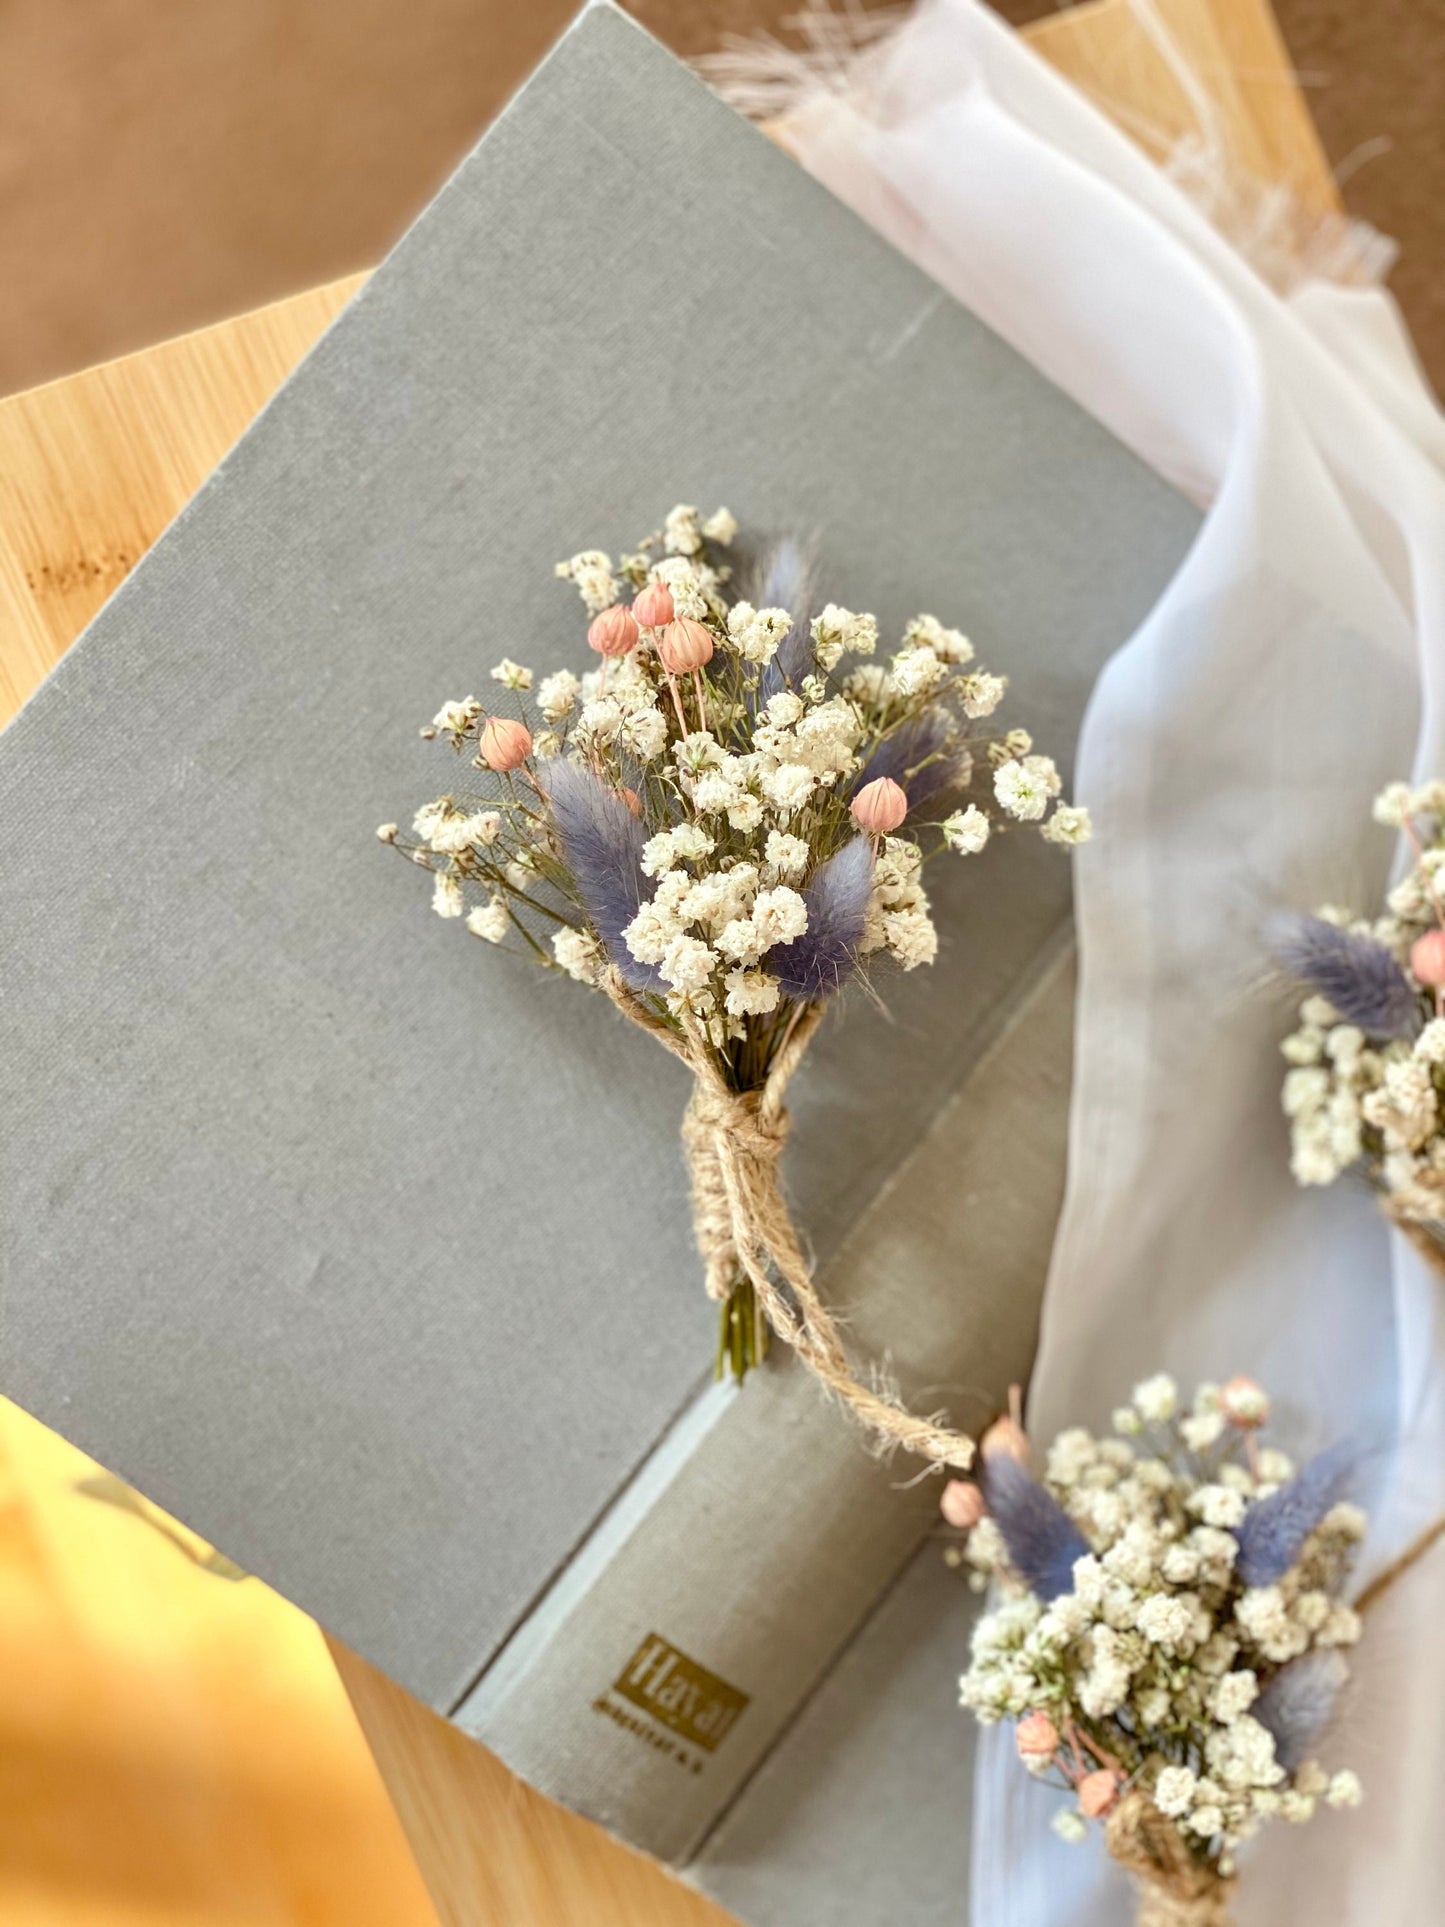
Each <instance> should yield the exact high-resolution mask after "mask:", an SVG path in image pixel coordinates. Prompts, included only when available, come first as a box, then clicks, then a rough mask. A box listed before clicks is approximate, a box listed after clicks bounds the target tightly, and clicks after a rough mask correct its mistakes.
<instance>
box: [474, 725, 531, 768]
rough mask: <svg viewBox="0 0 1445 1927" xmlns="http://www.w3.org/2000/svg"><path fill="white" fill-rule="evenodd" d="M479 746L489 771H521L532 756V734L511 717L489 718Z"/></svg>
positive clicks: (484, 726)
mask: <svg viewBox="0 0 1445 1927" xmlns="http://www.w3.org/2000/svg"><path fill="white" fill-rule="evenodd" d="M479 744H480V748H481V760H482V761H483V762H484V763H485V764H486V766H487V768H488V769H494V770H497V771H500V772H504V771H506V770H509V769H519V768H520V767H521V766H522V764H523V763H525V762H526V760H527V758H528V757H529V756H530V755H531V754H532V732H531V730H530V729H528V727H527V725H526V724H525V723H518V722H513V720H512V718H511V717H510V716H489V717H488V718H487V720H486V721H485V722H484V723H483V724H482V731H481V736H480V738H479Z"/></svg>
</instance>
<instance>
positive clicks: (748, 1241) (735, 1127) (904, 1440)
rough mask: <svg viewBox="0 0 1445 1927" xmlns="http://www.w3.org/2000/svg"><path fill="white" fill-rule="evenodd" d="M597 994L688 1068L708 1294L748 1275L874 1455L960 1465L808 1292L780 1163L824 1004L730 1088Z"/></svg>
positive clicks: (958, 1452)
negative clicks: (896, 1451) (747, 1081)
mask: <svg viewBox="0 0 1445 1927" xmlns="http://www.w3.org/2000/svg"><path fill="white" fill-rule="evenodd" d="M602 988H603V989H604V990H605V991H606V992H607V995H608V996H609V997H610V998H611V999H612V1002H613V1003H614V1004H615V1005H616V1006H617V1008H618V1009H619V1010H620V1011H621V1012H622V1014H623V1016H624V1017H626V1018H627V1019H628V1020H629V1021H630V1022H632V1023H634V1024H636V1025H638V1026H639V1027H640V1028H641V1029H642V1030H645V1031H649V1032H650V1033H651V1034H652V1035H653V1036H654V1037H656V1038H657V1039H658V1041H659V1042H660V1043H662V1044H664V1045H665V1046H666V1047H667V1049H668V1050H670V1051H671V1052H672V1054H673V1056H674V1057H677V1058H680V1059H681V1060H682V1062H683V1063H684V1064H686V1065H687V1067H688V1069H689V1070H690V1071H691V1072H692V1076H693V1090H692V1096H691V1098H690V1099H689V1101H688V1106H687V1110H686V1112H685V1114H684V1116H683V1121H682V1142H683V1148H684V1150H685V1151H686V1153H687V1160H688V1167H689V1169H690V1171H691V1174H692V1214H693V1225H694V1229H695V1231H696V1234H697V1244H698V1250H699V1251H700V1252H701V1253H702V1258H703V1263H704V1265H705V1267H706V1280H707V1290H708V1295H709V1297H711V1298H714V1299H718V1300H722V1299H725V1298H727V1297H728V1295H729V1294H730V1293H731V1291H732V1289H733V1287H734V1285H735V1284H736V1283H737V1282H738V1278H739V1276H740V1275H741V1276H744V1277H746V1278H747V1279H748V1280H749V1281H750V1282H751V1284H752V1287H753V1290H754V1291H755V1292H756V1294H757V1299H758V1303H759V1304H760V1305H761V1306H762V1309H763V1314H764V1316H765V1317H766V1318H767V1320H768V1323H769V1324H770V1325H771V1326H772V1328H773V1330H774V1331H775V1332H776V1333H777V1335H778V1337H779V1338H781V1339H782V1340H783V1341H784V1342H785V1343H786V1344H788V1345H790V1346H791V1347H792V1349H793V1350H794V1351H795V1352H796V1353H797V1355H798V1357H799V1359H801V1361H802V1362H803V1364H804V1365H806V1366H807V1368H808V1370H809V1371H810V1372H812V1374H813V1376H814V1377H815V1378H817V1379H818V1380H819V1381H820V1382H821V1383H822V1384H823V1385H824V1386H826V1387H827V1389H828V1390H829V1391H830V1392H832V1393H833V1394H834V1396H835V1397H837V1398H839V1399H841V1400H842V1402H843V1403H844V1404H845V1405H847V1406H848V1407H849V1408H850V1410H851V1411H852V1412H853V1413H854V1414H855V1415H856V1416H857V1418H858V1419H859V1420H860V1421H861V1422H862V1424H863V1425H864V1426H865V1427H866V1428H867V1429H868V1430H869V1431H870V1432H871V1433H872V1434H873V1437H874V1439H875V1441H876V1442H877V1444H878V1446H879V1448H880V1449H882V1450H889V1449H891V1448H893V1447H895V1446H902V1447H903V1449H904V1450H905V1451H908V1452H913V1453H915V1454H917V1456H918V1457H919V1458H923V1459H929V1460H931V1461H932V1462H933V1463H934V1464H937V1465H956V1466H966V1465H968V1464H969V1463H970V1462H971V1460H972V1458H973V1441H972V1439H970V1438H968V1437H967V1436H966V1435H965V1434H964V1433H962V1432H954V1431H951V1430H950V1429H949V1428H948V1427H947V1426H944V1425H941V1424H939V1423H938V1422H937V1421H936V1420H934V1419H927V1418H918V1417H916V1416H915V1415H914V1414H913V1413H912V1412H910V1411H908V1410H907V1408H906V1407H905V1406H903V1405H901V1404H900V1403H899V1401H898V1400H897V1399H896V1398H895V1397H894V1396H893V1395H892V1393H891V1392H889V1391H888V1389H887V1388H886V1387H885V1386H882V1385H877V1384H872V1385H870V1384H865V1383H863V1382H862V1381H861V1380H860V1379H859V1377H858V1375H857V1373H856V1371H855V1369H854V1367H853V1366H852V1365H851V1363H850V1362H849V1358H848V1353H847V1349H846V1347H845V1346H844V1344H843V1339H842V1335H841V1333H840V1332H839V1330H838V1326H837V1322H836V1321H835V1319H834V1318H833V1315H832V1313H831V1312H830V1311H829V1310H828V1308H827V1306H826V1305H825V1304H824V1303H823V1301H822V1300H821V1299H820V1298H819V1296H818V1293H817V1290H816V1289H815V1287H814V1284H813V1274H812V1268H811V1267H810V1265H809V1264H808V1261H807V1259H806V1258H805V1257H804V1255H803V1251H802V1248H801V1246H800V1245H799V1243H798V1234H797V1232H796V1231H795V1229H794V1227H793V1221H792V1218H791V1216H790V1215H789V1212H788V1207H787V1204H786V1203H785V1202H784V1199H783V1193H782V1187H781V1183H780V1179H779V1170H778V1163H779V1159H780V1157H781V1155H782V1150H783V1145H784V1144H785V1143H786V1141H787V1136H788V1123H789V1119H788V1113H787V1110H786V1108H785V1107H784V1104H783V1098H784V1096H785V1094H786V1092H787V1088H788V1085H789V1083H790V1082H791V1080H792V1077H793V1073H794V1071H796V1070H797V1068H798V1065H799V1064H800V1063H801V1062H802V1059H803V1053H804V1052H805V1051H806V1050H807V1048H808V1045H809V1043H810V1042H811V1040H812V1037H813V1033H814V1032H815V1031H816V1030H817V1028H818V1025H819V1023H820V1022H821V1021H822V1017H823V1007H822V1005H820V1004H811V1005H809V1006H808V1007H807V1009H806V1011H805V1012H804V1014H803V1015H802V1016H801V1017H800V1018H799V1019H798V1020H797V1022H796V1023H795V1024H794V1026H793V1029H792V1031H791V1032H790V1033H789V1035H788V1037H787V1039H786V1041H785V1042H784V1044H783V1046H782V1048H781V1050H779V1052H778V1054H777V1055H776V1057H775V1058H774V1059H773V1062H772V1066H771V1068H770V1069H769V1071H768V1075H767V1080H766V1082H765V1083H763V1084H762V1085H761V1086H760V1087H759V1088H758V1089H757V1090H750V1091H735V1090H733V1089H732V1088H731V1087H730V1086H729V1085H728V1084H726V1083H725V1082H724V1080H723V1078H722V1076H721V1075H720V1073H719V1072H718V1070H717V1068H716V1066H715V1064H714V1062H713V1059H712V1057H711V1055H710V1053H709V1051H708V1048H707V1045H706V1043H705V1042H704V1040H703V1039H702V1038H701V1037H700V1036H696V1035H693V1034H688V1033H686V1032H679V1031H678V1030H677V1029H676V1028H675V1027H674V1026H673V1025H672V1024H669V1023H667V1022H665V1021H664V1020H663V1019H662V1018H661V1017H658V1016H657V1015H655V1014H654V1013H653V1012H652V1011H651V1010H649V1009H648V1007H647V1005H646V1004H645V1003H643V1001H642V1000H641V998H639V997H638V996H636V995H635V994H634V993H633V992H632V991H631V990H630V989H629V988H628V987H627V985H626V984H625V983H623V981H622V979H621V978H620V977H619V976H618V975H617V974H616V972H615V971H609V972H608V973H607V975H606V976H605V977H604V978H603V981H602Z"/></svg>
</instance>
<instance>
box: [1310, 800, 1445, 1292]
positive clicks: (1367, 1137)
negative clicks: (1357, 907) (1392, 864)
mask: <svg viewBox="0 0 1445 1927" xmlns="http://www.w3.org/2000/svg"><path fill="white" fill-rule="evenodd" d="M1374 814H1375V820H1376V822H1378V823H1381V824H1383V825H1384V826H1386V827H1387V828H1390V829H1394V830H1398V831H1400V832H1401V833H1402V834H1403V835H1404V837H1405V838H1406V841H1407V842H1408V844H1409V847H1410V849H1411V852H1412V854H1413V857H1414V862H1413V864H1412V866H1411V868H1410V870H1409V872H1408V873H1407V874H1406V876H1405V877H1404V879H1403V880H1402V881H1401V882H1400V883H1398V884H1396V886H1395V888H1394V889H1393V890H1391V891H1390V893H1389V896H1388V897H1387V899H1386V906H1385V914H1384V915H1382V916H1379V917H1376V918H1373V919H1369V918H1356V917H1354V916H1352V915H1351V914H1350V912H1349V911H1346V910H1342V909H1339V908H1338V907H1336V906H1334V905H1329V906H1327V907H1325V908H1324V909H1322V910H1320V911H1319V912H1318V913H1317V914H1316V915H1315V916H1312V917H1288V918H1284V919H1281V921H1280V924H1279V926H1278V928H1277V930H1276V932H1275V933H1274V949H1275V954H1276V956H1277V958H1278V960H1279V962H1280V963H1281V965H1282V966H1283V967H1284V968H1285V969H1286V970H1287V971H1288V972H1289V973H1290V974H1291V976H1293V977H1295V978H1296V979H1298V980H1299V981H1301V982H1302V983H1303V984H1305V985H1306V986H1307V987H1308V990H1309V993H1310V994H1309V995H1308V996H1307V997H1306V998H1305V1000H1304V1002H1303V1003H1302V1004H1301V1005H1300V1011H1299V1018H1300V1021H1299V1026H1298V1028H1297V1029H1296V1030H1294V1031H1293V1032H1291V1034H1290V1035H1289V1036H1288V1037H1287V1038H1286V1039H1285V1041H1284V1043H1283V1045H1282V1046H1281V1049H1282V1050H1283V1052H1284V1056H1285V1060H1286V1062H1287V1063H1288V1065H1289V1069H1288V1070H1287V1071H1286V1073H1285V1078H1284V1091H1283V1104H1284V1110H1285V1114H1286V1116H1287V1117H1288V1118H1289V1120H1290V1132H1291V1138H1292V1154H1291V1160H1290V1166H1291V1169H1292V1171H1293V1172H1294V1175H1295V1178H1296V1180H1297V1181H1298V1182H1299V1183H1300V1184H1331V1183H1333V1182H1334V1180H1335V1179H1336V1178H1337V1177H1339V1176H1340V1175H1341V1174H1342V1173H1343V1172H1345V1171H1347V1170H1349V1169H1351V1168H1352V1167H1361V1168H1363V1170H1364V1171H1365V1172H1366V1174H1367V1175H1368V1177H1369V1180H1370V1182H1371V1184H1372V1185H1373V1186H1374V1187H1375V1189H1376V1190H1377V1191H1378V1192H1379V1194H1380V1197H1381V1201H1382V1203H1383V1205H1384V1208H1385V1210H1386V1212H1387V1214H1388V1215H1389V1217H1390V1218H1391V1219H1392V1220H1393V1221H1394V1222H1395V1223H1397V1224H1398V1225H1399V1226H1400V1227H1401V1229H1402V1230H1403V1231H1404V1232H1405V1233H1406V1234H1407V1235H1408V1236H1409V1237H1410V1239H1411V1240H1412V1242H1413V1243H1414V1244H1415V1245H1416V1247H1417V1248H1418V1249H1419V1250H1420V1251H1421V1252H1423V1253H1424V1255H1425V1256H1426V1258H1428V1259H1429V1261H1430V1262H1431V1263H1432V1264H1433V1265H1434V1266H1435V1268H1436V1269H1437V1270H1441V1271H1445V783H1442V782H1433V783H1427V784H1425V785H1424V787H1423V788H1421V789H1418V790H1412V789H1411V788H1410V787H1409V785H1408V784H1405V783H1392V784H1390V786H1389V787H1388V788H1387V789H1385V790H1384V791H1382V792H1381V794H1380V795H1379V796H1378V797H1376V799H1375V809H1374Z"/></svg>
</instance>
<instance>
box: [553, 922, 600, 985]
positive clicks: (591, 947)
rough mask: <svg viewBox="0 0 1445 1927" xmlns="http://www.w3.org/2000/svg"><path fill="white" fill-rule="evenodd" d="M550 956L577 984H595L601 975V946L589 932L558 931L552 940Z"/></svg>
mask: <svg viewBox="0 0 1445 1927" xmlns="http://www.w3.org/2000/svg"><path fill="white" fill-rule="evenodd" d="M552 954H553V955H554V956H555V957H556V959H557V962H558V963H559V964H560V965H561V967H562V968H563V970H565V971H566V972H567V975H568V976H569V977H572V978H575V980H576V981H577V982H578V983H579V984H595V983H596V982H597V980H598V978H599V977H600V975H601V973H602V964H603V952H602V946H601V944H599V943H598V941H597V939H596V937H594V936H593V934H592V932H591V931H590V930H559V931H558V932H557V933H556V935H555V936H554V937H553V939H552Z"/></svg>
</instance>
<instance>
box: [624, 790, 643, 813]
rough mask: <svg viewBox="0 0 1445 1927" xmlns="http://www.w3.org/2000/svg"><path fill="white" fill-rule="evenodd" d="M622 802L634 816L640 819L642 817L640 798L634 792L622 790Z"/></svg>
mask: <svg viewBox="0 0 1445 1927" xmlns="http://www.w3.org/2000/svg"><path fill="white" fill-rule="evenodd" d="M622 800H623V802H624V803H625V804H626V805H627V807H628V809H630V810H631V812H632V814H633V815H634V816H638V817H640V816H641V815H642V798H641V797H640V796H639V795H638V794H637V791H636V790H623V791H622Z"/></svg>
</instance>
